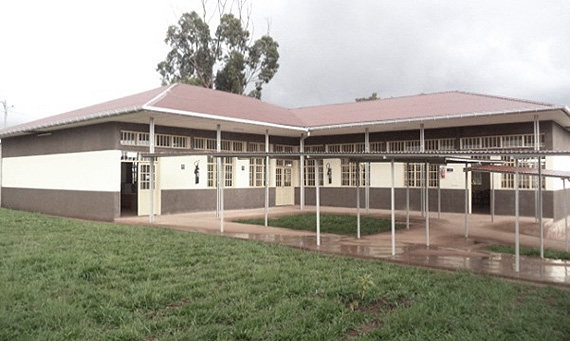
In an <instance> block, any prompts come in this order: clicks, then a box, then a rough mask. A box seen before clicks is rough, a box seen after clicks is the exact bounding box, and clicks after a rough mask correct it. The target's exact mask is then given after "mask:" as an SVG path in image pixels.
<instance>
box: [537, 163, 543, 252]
mask: <svg viewBox="0 0 570 341" xmlns="http://www.w3.org/2000/svg"><path fill="white" fill-rule="evenodd" d="M542 181H543V179H542V158H538V225H539V226H540V258H543V259H544V223H543V221H542Z"/></svg>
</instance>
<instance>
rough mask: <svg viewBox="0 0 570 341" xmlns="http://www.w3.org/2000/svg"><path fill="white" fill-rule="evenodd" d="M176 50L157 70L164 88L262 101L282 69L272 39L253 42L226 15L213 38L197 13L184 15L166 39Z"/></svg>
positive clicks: (237, 21) (237, 20) (238, 22)
mask: <svg viewBox="0 0 570 341" xmlns="http://www.w3.org/2000/svg"><path fill="white" fill-rule="evenodd" d="M165 43H166V44H168V45H169V46H170V48H171V50H170V52H169V53H168V54H167V56H166V59H165V60H164V61H162V62H160V63H159V64H158V66H157V71H158V72H159V73H160V75H161V76H162V83H163V84H165V85H166V84H171V83H177V82H180V83H187V84H192V85H198V86H203V87H206V88H215V89H217V90H221V91H226V92H231V93H236V94H240V95H243V94H245V93H246V91H248V89H249V88H251V90H250V91H249V93H248V95H249V96H252V97H255V98H261V92H262V90H263V85H264V84H266V83H269V81H270V80H271V79H272V78H273V76H275V74H276V73H277V70H278V69H279V52H278V48H279V44H278V43H277V42H276V41H275V40H274V39H273V38H272V37H271V36H269V35H268V34H266V35H264V36H262V37H261V38H259V39H257V40H255V41H252V39H251V34H250V32H249V31H248V30H247V28H246V27H244V23H243V22H242V20H241V15H240V17H239V18H238V17H236V16H234V14H232V13H220V23H219V25H218V27H217V28H216V30H215V34H214V35H212V34H211V31H210V27H209V25H208V23H207V22H206V21H205V20H204V19H203V18H201V17H200V15H199V14H198V13H197V12H195V11H193V12H191V13H184V14H183V15H182V16H181V17H180V20H179V21H178V24H177V25H172V26H170V27H169V28H168V30H167V33H166V39H165Z"/></svg>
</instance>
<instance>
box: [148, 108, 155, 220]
mask: <svg viewBox="0 0 570 341" xmlns="http://www.w3.org/2000/svg"><path fill="white" fill-rule="evenodd" d="M148 137H149V141H148V142H149V145H148V150H149V153H151V154H153V153H154V144H155V141H154V117H151V118H150V122H149V133H148ZM149 170H150V171H149V173H150V174H149V176H150V181H149V183H150V186H149V187H150V197H149V205H150V207H149V213H148V221H149V222H150V223H151V224H152V223H154V191H155V175H154V173H155V170H154V157H151V158H150V167H149Z"/></svg>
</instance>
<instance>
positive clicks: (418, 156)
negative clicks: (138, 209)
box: [147, 126, 570, 272]
mask: <svg viewBox="0 0 570 341" xmlns="http://www.w3.org/2000/svg"><path fill="white" fill-rule="evenodd" d="M220 135H221V133H220V129H219V126H218V136H220ZM265 138H266V144H265V145H266V148H265V149H266V151H265V152H221V151H219V150H218V151H217V152H212V151H195V152H181V153H172V152H170V153H149V154H148V155H147V156H148V157H150V158H152V159H154V158H159V157H168V156H181V155H209V156H211V157H216V158H217V159H218V160H219V162H220V164H221V160H223V158H225V157H264V158H265V160H266V165H268V164H269V159H270V158H280V159H283V158H292V159H301V158H302V159H315V160H316V161H317V163H316V164H317V167H318V162H319V161H320V162H322V160H323V159H331V158H338V159H349V160H351V161H354V162H357V163H360V162H390V166H391V167H390V173H391V189H390V201H391V204H390V206H391V247H392V255H393V256H395V254H396V247H395V245H396V235H395V186H394V163H395V162H400V163H408V162H415V163H422V162H423V163H424V164H425V165H426V168H425V170H426V171H427V169H428V165H429V164H430V163H432V164H440V165H446V164H448V163H464V164H466V165H467V164H470V165H473V164H477V165H481V164H493V163H502V162H501V161H497V160H481V159H473V158H471V157H473V156H482V155H483V156H485V155H489V156H510V157H512V158H513V159H515V160H516V167H515V177H516V178H517V180H516V181H515V182H516V184H517V186H515V196H516V205H515V206H516V210H515V211H516V212H515V218H516V232H515V239H516V240H515V244H516V245H515V249H516V255H515V259H516V260H515V271H517V272H518V271H519V270H520V267H519V252H518V250H519V231H518V220H519V215H518V197H519V195H518V194H519V193H518V192H519V188H518V176H519V173H520V170H519V167H518V160H519V159H522V158H532V157H536V158H541V157H544V156H552V155H566V156H570V151H528V150H512V151H445V152H439V151H429V152H425V151H424V152H398V153H386V152H364V153H361V152H360V153H356V152H352V153H351V152H347V153H338V152H269V148H268V147H269V132H268V131H267V132H266V136H265ZM219 140H220V137H218V141H219ZM483 167H493V166H478V167H474V166H471V167H465V168H464V172H465V189H466V194H465V238H468V237H469V233H468V231H469V230H468V215H469V212H468V208H469V202H468V194H467V193H468V188H469V187H468V172H470V171H471V172H472V171H483V172H485V171H489V169H495V170H496V168H487V170H485V168H483ZM495 167H497V166H495ZM268 168H269V167H266V177H265V185H266V191H265V203H266V204H265V212H266V225H267V210H268V197H269V195H268V192H269V191H268V183H269V179H268V178H269V176H268V175H267V173H268ZM503 168H504V167H503ZM218 169H219V170H220V169H221V168H218ZM317 169H318V168H317ZM529 170H530V169H529V168H525V173H528V172H529ZM535 171H536V170H535ZM358 172H359V174H360V167H358ZM530 172H532V170H530ZM560 173H562V172H555V171H546V172H545V171H542V170H540V168H539V174H538V176H540V177H542V176H555V177H559V178H562V179H563V181H564V184H563V186H564V188H565V186H566V185H565V180H570V172H563V173H564V174H563V175H560ZM533 175H534V174H533ZM319 176H320V174H319V172H318V171H316V172H315V190H316V213H317V214H316V220H317V227H316V237H317V238H316V243H317V246H320V245H321V226H320V184H319V182H320V181H319ZM220 178H221V176H219V177H218V183H217V186H218V187H219V188H218V195H217V202H218V205H219V208H220V212H219V213H220V232H221V233H223V232H224V222H223V220H224V219H223V209H224V208H223V183H220V182H219V181H220ZM425 179H426V180H427V174H426V177H425ZM406 185H407V186H406V227H407V228H409V184H406ZM359 187H360V184H359V183H358V182H357V191H356V193H357V198H358V199H357V215H358V218H357V236H358V237H359V236H360V232H361V231H360V219H359V218H360V200H359V198H360V189H359ZM425 187H426V188H425V189H422V191H421V192H422V196H423V198H424V203H423V205H425V206H424V208H425V210H426V211H425V213H426V216H425V218H426V247H429V243H430V241H429V200H428V194H429V192H428V187H429V186H428V184H427V181H426V186H425ZM151 190H152V191H154V188H152V187H151ZM564 194H565V196H566V193H564ZM153 195H154V192H152V193H151V197H152V196H153ZM565 206H566V205H565ZM152 222H153V221H151V223H152ZM541 234H542V229H541ZM541 237H542V236H541ZM566 245H567V246H566V248H567V249H568V227H567V219H566ZM542 248H543V242H542V238H541V249H542ZM541 255H543V250H541Z"/></svg>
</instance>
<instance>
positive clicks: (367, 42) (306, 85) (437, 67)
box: [0, 0, 570, 125]
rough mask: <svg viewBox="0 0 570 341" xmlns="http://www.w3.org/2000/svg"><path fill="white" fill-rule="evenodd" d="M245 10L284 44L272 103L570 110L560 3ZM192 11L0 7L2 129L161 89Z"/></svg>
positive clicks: (54, 2)
mask: <svg viewBox="0 0 570 341" xmlns="http://www.w3.org/2000/svg"><path fill="white" fill-rule="evenodd" d="M210 1H211V2H212V1H213V0H210ZM252 1H253V19H254V23H255V27H254V35H255V36H257V37H258V36H260V35H262V34H264V33H265V32H266V31H267V26H268V24H269V27H270V34H271V35H272V36H273V38H274V39H275V40H277V41H278V43H279V45H280V49H279V52H280V55H281V57H280V60H279V63H280V65H281V67H280V69H279V71H278V73H277V75H276V76H275V78H274V79H273V80H272V81H271V83H270V84H269V85H267V86H266V87H265V88H264V90H263V97H262V99H263V100H264V101H267V102H270V103H274V104H277V105H281V106H284V107H288V108H295V107H303V106H313V105H321V104H333V103H342V102H352V101H354V99H355V98H356V97H364V96H369V95H370V94H371V93H372V92H377V93H378V96H380V97H382V98H386V97H393V96H402V95H414V94H419V93H429V92H438V91H449V90H462V91H470V92H477V93H484V94H492V95H499V96H509V97H516V98H523V99H530V100H537V101H543V102H549V103H553V104H563V105H570V20H569V18H570V1H568V0H549V1H538V0H536V1H526V0H518V1H514V0H513V1H510V0H508V1H503V0H501V1H497V0H489V1H487V0H478V1H457V0H445V1H443V0H442V1H416V0H413V1H412V0H410V1H407V0H399V1H393V0H391V1H388V0H382V1H379V0H354V1H344V0H342V1H341V0H310V1H308V0H271V1H268V0H264V1H261V0H252ZM192 10H196V11H199V12H201V6H200V1H199V0H184V1H181V0H98V1H73V0H68V1H66V0H50V1H45V0H31V1H26V0H3V1H2V2H1V3H0V13H1V14H2V16H1V19H0V43H1V45H0V100H7V101H8V104H9V105H13V106H14V107H13V108H11V109H10V111H9V117H8V125H13V124H17V123H22V122H25V121H30V120H34V119H37V118H41V117H45V116H49V115H55V114H59V113H63V112H66V111H70V110H73V109H78V108H81V107H85V106H88V105H91V104H96V103H100V102H104V101H107V100H111V99H115V98H118V97H122V96H126V95H130V94H134V93H137V92H141V91H145V90H149V89H153V88H155V87H158V86H160V76H159V74H158V73H157V72H156V64H157V63H159V62H160V61H161V60H163V59H164V58H165V56H166V53H167V52H168V47H167V46H166V45H165V44H164V38H165V35H166V30H167V27H168V26H169V25H171V24H174V23H176V22H177V20H178V18H179V17H180V15H181V14H182V13H183V12H189V11H192ZM212 30H213V28H212ZM0 109H2V108H1V107H0ZM0 112H1V111H0ZM0 125H1V123H0Z"/></svg>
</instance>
